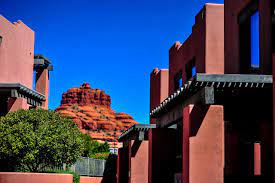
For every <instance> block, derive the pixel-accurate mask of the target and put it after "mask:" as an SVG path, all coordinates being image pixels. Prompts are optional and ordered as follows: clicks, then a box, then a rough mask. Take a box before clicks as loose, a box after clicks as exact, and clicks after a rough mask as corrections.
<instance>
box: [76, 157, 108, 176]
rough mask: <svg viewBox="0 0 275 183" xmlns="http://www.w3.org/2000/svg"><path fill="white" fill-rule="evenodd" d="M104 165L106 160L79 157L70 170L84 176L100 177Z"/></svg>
mask: <svg viewBox="0 0 275 183" xmlns="http://www.w3.org/2000/svg"><path fill="white" fill-rule="evenodd" d="M105 165H106V160H100V159H93V158H87V157H81V158H80V159H79V160H78V161H77V162H76V163H75V164H74V165H73V166H72V167H71V170H72V171H74V172H76V173H78V174H79V175H84V176H93V177H102V176H103V173H104V169H105Z"/></svg>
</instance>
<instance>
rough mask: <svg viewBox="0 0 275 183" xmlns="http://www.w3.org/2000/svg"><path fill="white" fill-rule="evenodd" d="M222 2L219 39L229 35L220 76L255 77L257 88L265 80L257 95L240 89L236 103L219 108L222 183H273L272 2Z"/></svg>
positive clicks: (274, 19) (274, 22) (274, 29)
mask: <svg viewBox="0 0 275 183" xmlns="http://www.w3.org/2000/svg"><path fill="white" fill-rule="evenodd" d="M224 3H225V35H230V36H226V37H225V73H226V74H241V75H244V74H249V76H250V78H252V76H251V75H256V76H257V77H262V79H261V83H259V84H262V83H263V82H267V81H269V83H268V84H265V85H264V86H263V87H261V89H259V90H256V89H255V91H253V89H252V88H254V87H255V85H253V87H251V88H250V89H246V90H247V91H245V90H240V91H238V95H239V96H238V99H237V98H236V99H235V98H232V100H231V101H229V100H227V101H226V102H225V103H224V109H225V110H224V120H225V170H224V173H225V177H226V178H227V179H226V180H227V182H241V181H242V180H243V181H245V180H246V181H247V180H248V179H250V180H252V181H254V182H275V177H274V168H275V166H274V165H275V159H274V155H275V149H274V148H275V146H274V142H275V138H274V137H275V133H274V130H275V128H274V127H275V123H274V122H275V120H274V119H275V118H274V117H275V116H274V115H275V111H274V106H275V102H274V101H275V100H274V98H275V96H274V89H272V79H273V78H274V72H275V68H274V61H275V60H274V51H275V41H274V40H275V2H274V0H266V1H262V0H245V1H237V0H234V1H232V0H225V2H224ZM272 54H273V57H272ZM272 75H273V78H272ZM264 79H266V80H264ZM270 83H271V84H270ZM256 86H258V85H256ZM273 88H274V84H273ZM272 98H273V101H272ZM234 103H235V104H234ZM236 104H238V105H236Z"/></svg>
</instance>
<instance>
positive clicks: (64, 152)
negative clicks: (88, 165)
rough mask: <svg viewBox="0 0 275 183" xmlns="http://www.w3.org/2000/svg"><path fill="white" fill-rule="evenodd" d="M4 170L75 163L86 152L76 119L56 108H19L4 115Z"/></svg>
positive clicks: (0, 130) (0, 122)
mask: <svg viewBox="0 0 275 183" xmlns="http://www.w3.org/2000/svg"><path fill="white" fill-rule="evenodd" d="M0 147H1V148H0V166H1V167H0V170H2V171H17V170H20V171H30V172H38V171H39V170H42V169H43V168H44V167H53V166H61V165H62V164H63V163H66V164H68V165H71V164H73V163H74V162H75V161H76V160H77V159H78V158H79V156H80V155H81V154H82V153H83V150H84V146H83V139H82V137H81V133H80V132H79V130H78V128H77V126H76V125H75V123H74V122H73V121H72V120H70V119H68V118H64V117H61V116H60V115H59V114H58V113H56V112H54V111H47V110H43V109H38V110H19V111H17V112H11V113H8V114H7V115H6V116H4V117H1V118H0Z"/></svg>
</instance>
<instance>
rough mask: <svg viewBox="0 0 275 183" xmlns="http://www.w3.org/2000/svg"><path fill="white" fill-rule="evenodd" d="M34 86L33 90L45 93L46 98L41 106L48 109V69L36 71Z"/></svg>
mask: <svg viewBox="0 0 275 183" xmlns="http://www.w3.org/2000/svg"><path fill="white" fill-rule="evenodd" d="M35 82H36V85H35V86H36V87H35V90H36V91H37V92H39V93H41V94H43V95H45V97H46V100H45V102H43V104H42V108H44V109H48V103H49V101H48V99H49V70H48V69H39V70H37V71H36V81H35Z"/></svg>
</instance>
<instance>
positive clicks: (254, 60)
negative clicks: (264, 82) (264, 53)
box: [250, 11, 260, 68]
mask: <svg viewBox="0 0 275 183" xmlns="http://www.w3.org/2000/svg"><path fill="white" fill-rule="evenodd" d="M259 17H260V15H259V11H256V12H255V13H254V14H253V15H251V17H250V66H251V67H252V68H259V67H260V25H259V22H260V18H259Z"/></svg>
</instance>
